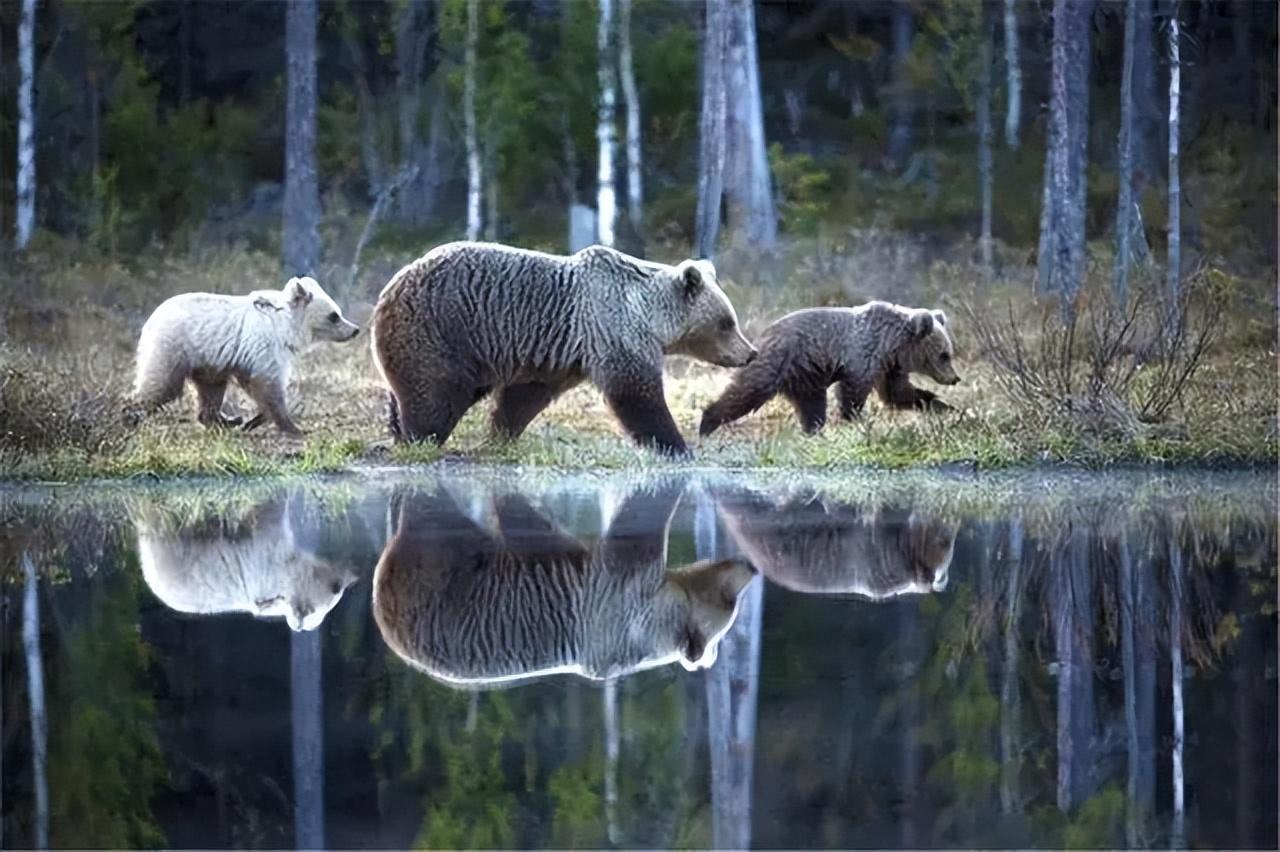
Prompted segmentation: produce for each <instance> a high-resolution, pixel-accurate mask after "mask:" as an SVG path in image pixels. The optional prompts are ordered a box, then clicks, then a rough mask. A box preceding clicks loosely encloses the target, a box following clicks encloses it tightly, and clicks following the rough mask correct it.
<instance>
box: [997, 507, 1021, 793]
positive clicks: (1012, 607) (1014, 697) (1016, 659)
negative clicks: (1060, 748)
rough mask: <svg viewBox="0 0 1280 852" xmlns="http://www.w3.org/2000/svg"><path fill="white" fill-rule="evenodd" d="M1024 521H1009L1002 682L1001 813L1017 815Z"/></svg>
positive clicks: (1016, 519)
mask: <svg viewBox="0 0 1280 852" xmlns="http://www.w3.org/2000/svg"><path fill="white" fill-rule="evenodd" d="M1022 548H1023V529H1022V518H1021V517H1015V518H1012V519H1011V520H1010V521H1009V543H1008V551H1007V554H1008V555H1007V557H1006V559H1005V565H1006V566H1007V568H1006V570H1007V572H1008V575H1009V580H1008V583H1009V587H1008V592H1007V594H1006V597H1005V601H1006V603H1005V606H1006V613H1005V626H1004V671H1003V672H1002V673H1001V679H1000V810H1001V812H1002V813H1006V814H1012V813H1017V812H1019V811H1020V810H1021V809H1022V797H1021V794H1020V791H1019V785H1018V774H1019V768H1020V764H1021V762H1022V695H1021V693H1020V691H1019V687H1018V666H1019V664H1020V657H1021V650H1022V649H1021V647H1020V646H1019V644H1018V640H1019V638H1020V637H1019V635H1018V627H1019V625H1020V624H1021V623H1022V619H1021V614H1022Z"/></svg>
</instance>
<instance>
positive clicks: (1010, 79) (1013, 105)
mask: <svg viewBox="0 0 1280 852" xmlns="http://www.w3.org/2000/svg"><path fill="white" fill-rule="evenodd" d="M1016 2H1017V0H1004V66H1005V81H1006V82H1005V95H1006V97H1007V98H1008V101H1007V106H1006V108H1005V114H1004V144H1005V145H1006V146H1008V147H1009V148H1012V149H1014V150H1017V148H1018V130H1019V127H1020V125H1021V124H1022V61H1021V58H1020V57H1019V55H1018V8H1017V6H1016V5H1015V4H1016Z"/></svg>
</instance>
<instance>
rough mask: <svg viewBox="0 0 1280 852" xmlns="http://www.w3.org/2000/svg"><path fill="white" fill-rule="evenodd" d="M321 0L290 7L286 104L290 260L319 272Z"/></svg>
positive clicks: (298, 269) (289, 265) (295, 271)
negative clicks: (318, 26)
mask: <svg viewBox="0 0 1280 852" xmlns="http://www.w3.org/2000/svg"><path fill="white" fill-rule="evenodd" d="M316 15H317V10H316V0H294V2H291V3H289V5H288V6H287V7H286V12H285V51H286V54H287V62H288V80H287V85H288V96H287V100H286V104H285V149H284V150H285V155H284V240H283V242H284V264H285V272H286V274H289V275H312V276H314V275H315V274H316V273H317V271H318V269H317V267H318V266H319V264H320V233H319V230H318V223H319V219H320V188H319V183H318V179H317V176H316Z"/></svg>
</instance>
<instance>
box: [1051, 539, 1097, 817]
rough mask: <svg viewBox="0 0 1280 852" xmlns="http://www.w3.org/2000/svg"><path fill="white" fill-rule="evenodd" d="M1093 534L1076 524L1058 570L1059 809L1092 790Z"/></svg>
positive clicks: (1058, 560) (1063, 548) (1058, 559)
mask: <svg viewBox="0 0 1280 852" xmlns="http://www.w3.org/2000/svg"><path fill="white" fill-rule="evenodd" d="M1088 548H1089V536H1088V535H1087V533H1086V532H1085V531H1084V529H1083V528H1081V527H1079V526H1078V525H1073V526H1072V529H1071V532H1070V533H1069V534H1068V538H1067V540H1066V541H1065V542H1063V543H1062V544H1061V546H1060V547H1059V550H1058V553H1057V554H1056V559H1055V562H1056V563H1057V565H1056V569H1057V570H1055V571H1054V580H1055V583H1056V587H1055V588H1054V596H1053V601H1054V609H1055V612H1054V646H1055V648H1056V649H1057V654H1058V708H1057V709H1058V749H1057V751H1058V809H1059V810H1061V811H1062V812H1063V813H1069V812H1071V811H1072V810H1074V809H1075V807H1076V806H1077V805H1078V804H1080V803H1081V802H1083V801H1085V800H1086V799H1087V798H1088V797H1089V794H1090V792H1091V791H1090V786H1091V785H1090V777H1091V773H1092V768H1093V753H1092V752H1093V739H1094V730H1093V729H1094V696H1093V654H1092V650H1091V646H1092V639H1093V609H1092V600H1093V594H1092V585H1093V584H1092V577H1091V576H1090V573H1089V553H1088Z"/></svg>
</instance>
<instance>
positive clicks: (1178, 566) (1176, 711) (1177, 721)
mask: <svg viewBox="0 0 1280 852" xmlns="http://www.w3.org/2000/svg"><path fill="white" fill-rule="evenodd" d="M1173 20H1174V22H1175V23H1173V24H1172V26H1171V32H1170V34H1169V39H1170V42H1172V41H1173V40H1174V39H1176V38H1177V25H1176V11H1175V17H1174V19H1173ZM1171 85H1172V84H1171ZM1170 174H1171V175H1172V172H1170ZM1169 602H1170V611H1169V656H1170V662H1171V664H1170V669H1171V671H1170V673H1169V674H1170V678H1171V681H1172V683H1173V827H1172V830H1171V832H1170V834H1171V837H1170V845H1172V846H1173V848H1175V849H1180V848H1182V847H1183V846H1184V840H1185V836H1184V821H1185V817H1186V776H1185V774H1184V772H1183V760H1182V759H1183V747H1184V746H1185V745H1186V737H1185V732H1186V728H1185V717H1184V715H1183V703H1182V548H1181V546H1180V545H1179V543H1178V540H1177V535H1176V532H1175V533H1171V534H1170V536H1169Z"/></svg>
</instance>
